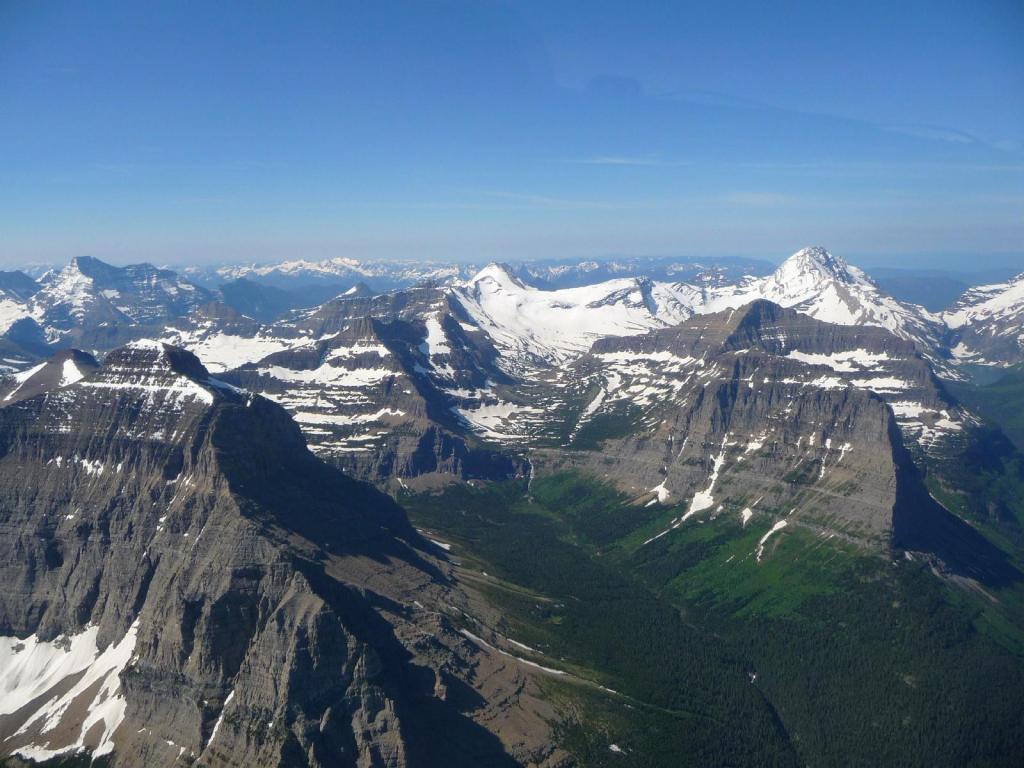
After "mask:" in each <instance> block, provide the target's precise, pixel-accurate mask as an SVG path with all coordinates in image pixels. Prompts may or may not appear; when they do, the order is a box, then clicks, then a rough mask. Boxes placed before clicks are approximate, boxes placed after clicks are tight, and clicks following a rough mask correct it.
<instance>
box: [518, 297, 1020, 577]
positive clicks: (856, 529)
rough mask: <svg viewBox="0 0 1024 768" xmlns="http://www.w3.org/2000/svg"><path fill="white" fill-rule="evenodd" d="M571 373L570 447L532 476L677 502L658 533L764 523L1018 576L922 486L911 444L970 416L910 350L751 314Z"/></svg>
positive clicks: (617, 353)
mask: <svg viewBox="0 0 1024 768" xmlns="http://www.w3.org/2000/svg"><path fill="white" fill-rule="evenodd" d="M577 371H578V378H579V379H580V381H581V382H582V384H581V385H580V391H581V397H580V402H582V403H585V406H583V408H582V411H580V415H579V416H578V417H577V420H576V423H575V426H574V428H573V431H572V434H571V439H570V442H569V448H570V450H569V451H568V452H566V451H564V450H559V451H546V452H545V451H537V452H536V456H537V461H538V463H540V462H543V463H544V464H546V465H548V466H565V465H570V466H576V467H581V468H584V469H586V470H587V471H589V472H591V473H593V474H595V475H598V476H601V477H605V478H608V479H610V480H612V481H614V482H615V483H616V484H617V485H618V486H619V487H620V488H623V489H625V490H627V491H628V492H630V493H632V494H634V495H635V497H636V501H637V503H638V504H648V505H652V504H662V505H666V506H675V505H678V506H679V514H678V516H677V517H676V518H675V519H673V520H672V522H671V524H670V525H669V527H668V528H667V529H666V530H665V531H664V532H663V533H662V534H660V535H668V534H669V533H670V532H671V530H673V529H674V528H677V527H679V526H682V525H694V524H697V523H699V522H700V521H701V520H702V519H704V518H707V517H715V516H717V515H720V514H728V515H737V516H738V517H739V518H740V519H741V520H742V521H743V522H744V524H745V523H746V521H747V520H749V519H750V518H751V517H753V516H754V515H762V514H764V515H770V516H771V518H772V519H774V520H775V522H776V525H778V526H780V527H784V526H787V525H798V526H803V527H805V528H807V529H809V530H812V531H814V532H816V533H819V534H820V535H823V536H841V537H844V538H846V539H849V540H851V541H854V542H859V543H862V544H863V545H865V546H869V547H882V548H884V547H888V546H889V545H890V544H896V545H898V546H905V547H908V548H917V547H922V548H927V549H929V550H930V551H932V552H936V553H938V552H940V551H941V553H942V556H943V557H944V558H945V559H946V560H947V561H956V562H959V563H961V564H966V563H968V562H970V561H972V560H973V561H974V562H975V564H979V563H988V565H979V568H980V570H979V574H983V575H987V576H991V577H996V578H1017V577H1018V576H1019V575H1014V574H1012V573H1010V572H1009V571H1006V570H1004V569H1002V567H1001V563H996V564H994V565H993V563H994V562H995V561H998V560H999V558H998V557H997V556H996V554H995V553H994V550H993V549H992V548H991V547H987V546H985V543H984V541H982V540H981V537H979V536H977V535H976V534H974V532H973V531H971V529H970V528H969V526H967V525H966V524H964V523H963V522H962V521H959V520H958V519H956V518H954V517H953V516H952V515H950V514H949V513H948V512H946V511H945V510H943V509H942V508H941V507H940V506H939V505H938V504H937V503H936V502H935V501H934V500H933V499H931V498H930V496H929V495H928V493H927V491H926V490H925V489H924V486H923V484H922V481H921V477H920V474H919V471H918V469H917V467H916V466H915V464H914V462H913V461H912V459H911V456H910V454H909V453H908V451H907V449H906V447H905V444H904V435H907V436H912V437H913V438H914V439H915V440H916V441H918V444H919V445H923V446H924V448H925V450H928V448H929V446H932V445H935V446H938V445H940V444H941V443H942V441H943V440H945V439H946V438H947V436H948V435H951V434H956V433H957V432H958V431H959V430H961V429H962V428H963V425H964V424H965V422H966V419H967V418H968V416H967V415H966V414H964V413H963V412H962V411H960V410H959V408H958V407H957V406H956V404H955V402H954V401H953V400H952V399H951V398H949V396H948V395H946V393H945V391H944V390H943V389H942V387H941V385H940V384H939V383H938V380H937V379H936V378H935V376H934V374H933V373H932V370H931V367H930V366H929V365H928V363H927V361H926V360H925V359H924V358H922V357H921V356H920V355H919V354H918V353H917V351H916V349H915V347H914V345H913V344H912V343H911V342H910V341H906V340H901V339H898V338H896V337H895V336H893V335H892V334H890V333H888V332H886V331H885V330H884V329H881V328H871V327H851V326H838V325H832V324H828V323H823V322H820V321H817V320H814V319H813V318H811V317H808V316H806V315H803V314H800V313H797V312H796V311H793V310H787V309H783V308H781V307H779V306H777V305H775V304H772V303H770V302H766V301H758V302H754V303H752V304H749V305H747V306H745V307H742V308H740V309H737V310H727V311H725V312H721V313H718V314H715V315H707V316H700V317H694V318H691V319H690V320H689V321H687V322H685V323H683V324H682V325H680V326H678V327H675V328H669V329H663V330H658V331H653V332H650V333H648V334H645V335H643V336H634V337H626V338H618V339H604V340H602V341H600V342H598V343H595V344H594V346H593V348H592V350H591V354H590V355H589V356H587V357H586V358H584V359H582V360H581V361H580V362H579V364H578V366H577ZM939 531H942V532H943V533H942V534H941V535H939V534H938V532H939ZM968 542H969V545H968ZM961 545H963V547H966V549H968V550H971V551H972V553H968V552H966V551H963V550H957V547H958V546H961ZM954 550H956V551H954ZM975 556H976V557H975ZM989 565H992V569H989V568H988V566H989ZM993 574H998V576H993Z"/></svg>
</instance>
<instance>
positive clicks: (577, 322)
mask: <svg viewBox="0 0 1024 768" xmlns="http://www.w3.org/2000/svg"><path fill="white" fill-rule="evenodd" d="M454 290H455V295H456V297H457V299H458V300H459V302H460V303H461V304H462V306H463V307H464V308H465V310H466V312H467V313H468V314H469V315H470V317H471V318H472V319H473V321H474V322H475V323H476V324H477V325H478V326H479V327H480V328H482V329H484V330H485V331H487V333H488V334H489V335H490V336H491V337H492V338H493V339H494V341H495V342H496V343H497V345H498V347H499V348H500V349H502V351H503V353H504V356H505V357H506V360H505V362H506V363H507V364H509V365H512V366H515V365H520V366H522V365H524V363H523V362H522V360H523V359H524V358H525V359H526V360H527V361H529V360H530V359H539V360H544V361H547V362H549V363H562V362H566V361H568V360H571V359H572V358H574V357H576V356H578V355H580V354H582V353H583V352H585V351H587V350H588V349H589V348H590V345H591V344H592V343H593V342H594V341H595V340H596V339H598V338H601V337H605V336H624V335H629V334H635V333H643V332H644V331H648V330H651V329H653V328H662V327H665V326H667V325H674V324H676V323H679V322H681V321H682V320H685V319H686V318H687V317H689V316H690V315H692V314H693V309H692V305H693V304H694V303H695V302H697V301H699V291H698V289H696V288H693V287H692V286H687V285H682V284H670V283H649V284H641V282H640V281H638V280H636V279H632V278H625V279H617V280H609V281H607V282H604V283H598V284H596V285H587V286H583V287H579V288H565V289H561V290H555V291H543V290H540V289H538V288H534V287H532V286H529V285H526V284H524V283H522V282H521V281H519V280H518V279H516V278H515V277H513V276H512V275H511V274H509V272H508V270H506V269H505V268H504V267H502V266H500V265H498V264H491V265H489V266H487V267H485V268H484V269H483V270H481V271H480V272H479V273H478V274H477V275H476V276H475V277H473V278H472V279H471V280H469V281H467V282H466V283H465V284H464V285H461V286H458V287H457V288H455V289H454ZM507 358H511V360H509V359H507Z"/></svg>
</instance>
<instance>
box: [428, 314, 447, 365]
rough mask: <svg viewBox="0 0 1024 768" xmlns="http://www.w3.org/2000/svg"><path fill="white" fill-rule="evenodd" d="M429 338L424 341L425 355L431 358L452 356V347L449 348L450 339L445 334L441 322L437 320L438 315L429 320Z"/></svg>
mask: <svg viewBox="0 0 1024 768" xmlns="http://www.w3.org/2000/svg"><path fill="white" fill-rule="evenodd" d="M426 326H427V338H426V339H425V340H424V342H423V344H424V349H423V352H424V354H426V355H428V356H429V357H434V356H435V355H448V354H451V351H452V350H451V347H449V346H448V337H447V336H445V334H444V328H442V327H441V321H440V320H438V319H437V315H432V316H431V317H428V318H427V321H426Z"/></svg>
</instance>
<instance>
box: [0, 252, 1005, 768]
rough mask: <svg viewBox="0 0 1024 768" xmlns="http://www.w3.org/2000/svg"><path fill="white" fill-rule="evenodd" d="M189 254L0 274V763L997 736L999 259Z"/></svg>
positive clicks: (275, 761) (895, 752)
mask: <svg viewBox="0 0 1024 768" xmlns="http://www.w3.org/2000/svg"><path fill="white" fill-rule="evenodd" d="M644 267H646V268H648V269H649V273H648V272H643V271H640V270H641V268H644ZM317 275H319V277H317ZM208 277H209V276H204V275H200V274H198V273H195V272H193V273H188V274H187V276H183V275H179V274H178V273H176V272H174V271H171V270H166V269H158V268H156V267H153V266H150V265H145V264H143V265H132V266H128V267H114V266H111V265H108V264H105V263H103V262H100V261H98V260H95V259H85V258H80V259H75V260H73V261H72V262H71V264H69V265H68V266H66V267H65V268H63V269H60V270H56V271H52V272H49V273H46V274H44V275H43V276H41V277H40V278H39V280H33V279H31V278H29V277H28V276H26V275H23V274H21V273H3V274H2V275H0V313H2V318H3V327H2V331H3V335H2V337H0V359H2V365H3V366H4V372H3V375H2V377H0V552H2V557H0V562H2V563H3V564H4V565H3V569H4V570H3V573H4V574H5V584H7V585H8V589H7V591H6V592H5V593H4V594H3V595H0V692H2V695H0V755H2V756H4V757H10V756H15V755H20V756H21V757H23V758H30V759H33V760H48V759H51V758H56V759H62V758H64V757H73V756H76V755H79V753H83V752H84V753H87V754H88V755H91V756H92V757H107V758H108V759H110V760H112V761H113V764H114V765H115V766H120V765H125V766H127V765H139V764H147V765H168V766H171V765H177V764H185V763H187V764H195V765H228V764H242V763H244V764H246V765H255V766H263V765H267V766H270V765H274V766H277V765H292V764H296V765H310V766H327V765H335V764H345V765H364V764H365V765H385V766H394V767H395V768H403V767H404V766H415V765H456V766H471V765H498V766H504V765H544V766H548V767H549V768H555V767H556V766H568V765H579V764H582V765H591V764H594V765H607V764H612V763H610V762H609V761H615V760H619V759H620V758H622V756H623V755H625V756H629V755H633V756H634V757H635V758H636V760H638V761H639V762H637V763H636V764H643V765H647V764H657V765H662V764H674V763H672V762H671V758H667V760H668V762H665V760H662V759H661V757H659V755H662V751H660V750H662V746H661V745H662V743H663V741H664V739H667V738H671V739H673V740H675V741H673V743H675V744H677V746H676V747H674V748H673V750H670V753H671V755H678V754H680V753H679V751H678V750H683V751H684V752H685V753H686V754H691V751H692V754H697V755H700V756H701V759H700V761H699V762H700V764H709V765H736V764H751V765H760V764H777V765H798V764H805V763H815V764H833V763H835V762H837V753H836V752H834V751H833V747H832V746H830V744H833V743H834V740H835V739H839V740H841V743H842V744H843V750H844V751H845V752H849V753H850V754H856V755H857V761H859V762H864V761H867V762H870V755H872V754H874V755H877V754H881V752H882V751H885V750H889V751H888V752H887V755H888V757H886V758H885V759H883V760H882V761H883V762H892V763H894V764H897V763H898V764H911V763H914V762H917V760H916V759H910V757H913V756H916V757H919V758H921V760H922V761H924V763H925V764H930V765H932V764H942V763H943V762H944V760H945V753H944V750H947V749H950V750H951V749H953V747H952V746H944V745H945V744H946V742H944V741H943V742H941V743H936V744H932V742H930V741H929V740H928V739H929V738H930V737H929V734H931V733H932V732H933V731H934V722H935V721H936V718H939V719H941V720H942V722H943V723H947V724H948V726H947V729H948V731H949V732H948V733H947V734H946V736H944V738H948V739H950V740H951V741H952V742H953V743H954V744H955V747H956V749H957V750H960V751H959V752H957V754H958V755H964V754H975V752H972V751H971V750H978V751H984V752H985V754H987V755H988V756H989V757H992V759H991V760H990V761H989V762H990V763H991V764H998V765H1013V764H1015V763H1014V760H1015V757H1016V755H1015V754H1014V752H1015V748H1016V745H1019V744H1020V743H1024V742H1021V741H1019V740H1018V739H1017V736H1021V738H1024V729H1022V727H1021V725H1020V721H1019V713H1020V708H1021V706H1024V698H1022V696H1024V694H1022V693H1021V692H1022V691H1024V663H1020V661H1019V657H1018V655H1017V654H1019V649H1018V646H1017V643H1018V642H1020V643H1021V645H1020V647H1024V629H1021V627H1024V611H1021V610H1020V609H1019V606H1020V605H1024V455H1022V454H1021V453H1020V452H1019V451H1018V449H1017V447H1015V445H1014V443H1013V442H1012V441H1011V440H1009V439H1008V438H1007V437H1006V435H1005V434H1004V433H1003V431H1002V430H1001V429H1000V426H999V421H998V419H993V417H992V411H991V410H989V408H988V402H989V401H987V400H976V399H973V397H968V395H971V394H972V393H973V390H970V391H969V390H968V389H967V388H968V387H969V384H968V382H969V381H970V380H971V376H972V375H973V374H974V372H975V371H977V370H991V369H998V370H1000V371H1003V370H1004V369H1005V370H1008V371H1012V370H1014V367H1015V366H1019V365H1020V364H1021V363H1024V325H1022V324H1024V276H1022V277H1020V278H1016V279H1014V280H1010V281H1007V282H1003V283H998V284H992V285H987V286H981V287H975V288H972V289H970V290H968V291H967V292H966V293H964V294H963V296H961V297H960V299H959V300H958V301H957V302H956V304H955V305H954V306H952V307H951V308H949V309H948V310H946V311H944V312H933V311H929V310H926V309H924V308H923V307H921V306H918V305H914V304H910V303H906V302H903V301H900V300H898V299H896V298H894V297H892V296H890V295H888V294H887V293H886V292H885V291H883V290H882V289H881V288H880V287H879V285H878V284H877V283H876V282H875V281H873V280H872V279H871V278H870V277H868V276H867V275H866V274H865V273H864V272H863V271H861V270H860V269H858V268H856V267H854V266H851V265H849V264H847V263H846V262H845V261H844V260H843V259H841V258H839V257H837V256H835V255H833V254H830V253H829V252H828V251H826V250H825V249H823V248H816V247H814V248H805V249H803V250H801V251H799V252H797V253H795V254H793V255H792V256H791V257H790V258H789V259H787V260H786V261H785V262H784V263H782V264H781V265H780V266H779V267H778V268H777V269H775V270H760V269H759V268H758V266H757V265H751V264H749V263H744V262H730V263H720V264H716V265H713V264H705V265H698V264H690V265H686V264H681V263H673V264H661V265H660V266H658V265H652V264H651V263H644V262H641V261H623V262H615V263H610V264H604V265H597V266H593V265H591V264H588V263H577V264H574V265H548V266H544V267H538V266H537V265H529V266H526V265H503V264H489V265H485V266H483V267H482V268H480V269H477V270H474V271H472V272H469V271H465V272H463V268H461V267H459V268H456V267H449V268H444V269H441V268H435V267H434V266H431V265H426V266H415V265H390V266H388V267H384V266H381V265H368V264H362V263H356V262H349V261H342V260H338V261H332V262H323V263H316V264H310V263H307V262H292V263H288V264H282V265H277V266H275V267H269V268H268V267H261V268H245V269H238V268H231V269H229V270H226V271H224V272H223V273H217V274H216V278H215V279H214V282H213V283H210V282H208ZM387 281H392V283H391V285H390V287H388V288H383V287H382V285H385V284H386V283H387ZM302 286H305V287H302ZM303 296H304V297H305V299H306V301H308V302H309V303H310V305H309V306H301V305H296V303H295V302H296V301H298V300H299V298H298V297H303ZM1003 389H1004V390H1005V389H1006V387H1005V386H1004V387H1003ZM1013 391H1014V392H1015V391H1016V389H1014V390H1013ZM958 392H965V393H967V394H965V396H964V397H963V398H960V397H958V396H957V393H958ZM1012 395H1013V393H1012V392H1010V393H1009V394H1008V393H1007V392H1003V396H1004V397H1011V396H1012ZM1005 402H1015V401H1005ZM1013 437H1014V439H1018V435H1017V434H1016V433H1014V434H1013ZM410 515H411V519H410ZM794 627H798V628H799V631H797V630H795V629H793V628H794ZM812 640H813V642H812ZM767 644H771V649H770V651H766V650H765V649H764V647H763V646H765V647H766V645H767ZM925 646H927V648H928V650H927V651H921V650H920V649H921V648H922V647H925ZM933 646H934V647H933ZM816 649H817V650H816ZM869 651H870V652H869ZM961 657H966V658H970V659H971V660H972V661H971V664H969V665H965V667H964V670H963V671H960V670H959V668H957V664H956V660H957V659H959V658H961ZM922 659H924V661H922ZM925 662H927V663H925ZM852 681H854V682H856V684H857V685H863V686H866V688H865V690H864V691H859V692H857V693H856V695H854V694H853V693H846V692H845V691H846V688H847V687H848V686H850V685H853V684H854V682H852ZM908 681H909V682H908ZM818 685H820V686H822V689H821V690H819V689H818V688H817V687H816V686H818ZM858 690H859V689H858ZM879 690H885V691H886V692H887V694H886V696H880V695H878V691H879ZM962 692H966V693H963V695H962V696H961V693H962ZM873 696H874V698H872V697H873ZM837 697H838V700H841V701H842V707H841V710H842V711H841V712H839V711H838V710H836V711H833V710H831V709H829V707H828V706H827V705H826V704H827V702H828V701H833V700H837ZM979 712H980V713H981V714H980V715H978V716H977V717H975V715H977V714H978V713H979ZM694 713H697V714H694ZM846 713H853V714H851V715H850V716H849V717H846ZM879 713H884V722H882V719H883V718H882V715H881V714H879ZM901 713H912V714H901ZM875 717H877V718H879V719H880V720H879V721H880V722H882V724H880V725H878V726H877V728H875V729H872V728H867V729H865V728H864V727H863V724H864V723H865V722H867V721H870V720H871V718H875ZM680 723H683V724H684V725H683V726H680ZM737 723H746V724H748V725H749V727H747V726H744V727H743V728H737V726H736V724H737ZM994 724H995V725H994ZM994 728H995V729H997V730H998V732H999V734H1007V733H1008V734H1010V735H1009V736H1008V737H1007V738H1008V739H1009V741H1007V742H1006V743H1007V744H1012V745H1015V746H1013V747H1005V745H1004V743H1003V742H1001V741H998V740H997V739H996V737H995V736H994V735H993V729H994ZM1015 729H1016V730H1015ZM876 730H877V731H878V733H876ZM819 731H820V732H821V733H827V734H828V736H827V737H820V738H819V737H818V736H815V734H817V733H819ZM438 734H444V736H445V737H444V738H439V737H438ZM1000 738H1002V737H1001V736H1000ZM864 740H867V741H866V742H865V741H864ZM620 742H621V743H620ZM595 745H596V746H595ZM679 745H685V746H679ZM922 745H924V746H922ZM979 745H986V746H984V748H982V746H979ZM612 747H615V749H613V748H612ZM595 755H596V757H595ZM79 756H80V757H82V758H83V759H84V758H85V755H79ZM908 756H910V757H908ZM889 758H892V759H891V760H890V759H889ZM12 759H20V758H14V757H12ZM76 759H77V758H76ZM659 761H661V762H659ZM957 761H958V760H957V759H954V760H952V761H949V764H953V763H955V762H957ZM838 762H842V760H838ZM967 762H970V761H967ZM624 764H625V763H624Z"/></svg>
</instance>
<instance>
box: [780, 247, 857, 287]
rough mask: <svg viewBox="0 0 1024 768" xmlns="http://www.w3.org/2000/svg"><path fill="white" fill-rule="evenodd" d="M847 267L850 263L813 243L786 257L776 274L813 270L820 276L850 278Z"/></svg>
mask: <svg viewBox="0 0 1024 768" xmlns="http://www.w3.org/2000/svg"><path fill="white" fill-rule="evenodd" d="M849 268H850V265H849V264H848V263H847V262H846V260H845V259H843V258H842V257H840V256H834V255H832V254H831V253H829V252H828V251H827V250H826V249H825V248H822V247H821V246H820V245H813V246H809V247H807V248H801V249H800V250H799V251H797V252H796V253H794V254H793V255H792V256H790V257H789V258H788V259H786V261H785V262H783V264H782V266H780V267H779V269H778V270H777V272H776V274H780V273H782V274H792V273H794V272H795V273H797V274H801V273H807V272H810V271H813V272H817V273H819V274H820V275H822V276H828V277H835V278H839V279H845V280H851V279H852V276H851V275H850V272H849Z"/></svg>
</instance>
